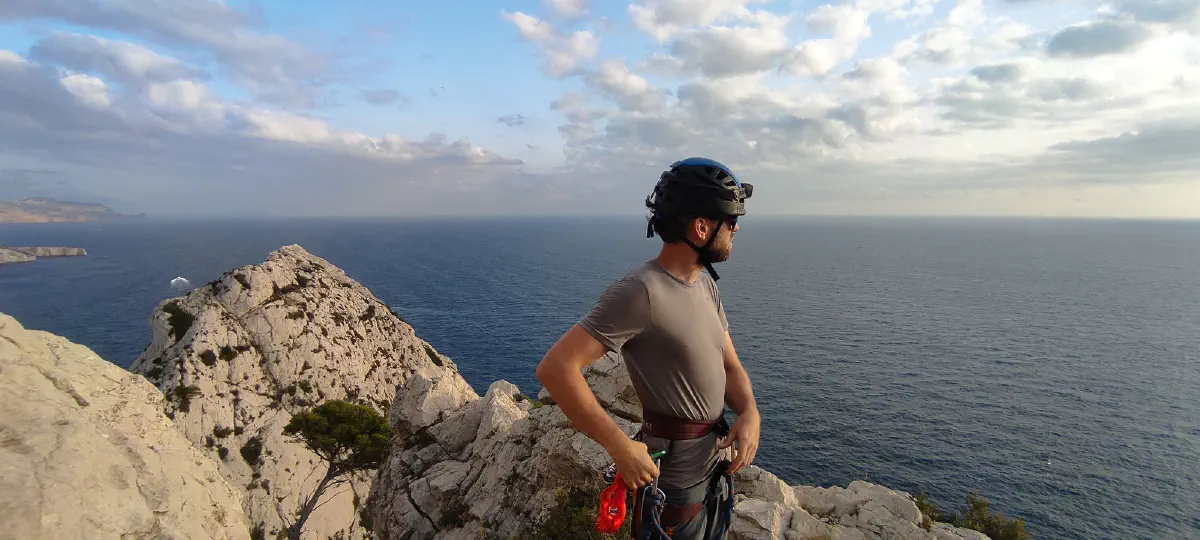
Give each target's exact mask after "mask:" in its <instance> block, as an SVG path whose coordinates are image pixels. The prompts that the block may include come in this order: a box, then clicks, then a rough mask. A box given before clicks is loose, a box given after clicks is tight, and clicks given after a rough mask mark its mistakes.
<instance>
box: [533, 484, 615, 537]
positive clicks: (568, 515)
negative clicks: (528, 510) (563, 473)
mask: <svg viewBox="0 0 1200 540" xmlns="http://www.w3.org/2000/svg"><path fill="white" fill-rule="evenodd" d="M599 510H600V491H599V490H587V489H583V488H579V487H572V488H569V489H562V490H559V491H558V493H557V494H556V505H555V507H554V509H553V510H551V511H550V513H549V514H547V516H546V517H545V518H543V519H542V520H540V521H539V522H538V523H536V524H534V525H533V527H532V528H531V529H530V530H528V531H527V532H526V533H525V535H524V536H522V538H530V539H532V540H557V539H559V538H580V539H583V538H587V539H596V540H599V539H609V538H614V536H613V535H608V534H601V533H599V532H596V517H597V516H598V513H599ZM632 522H633V516H632V515H631V514H628V513H627V514H626V515H625V523H624V524H623V525H621V530H620V531H618V532H617V534H616V536H615V538H630V537H631V533H630V523H632Z"/></svg>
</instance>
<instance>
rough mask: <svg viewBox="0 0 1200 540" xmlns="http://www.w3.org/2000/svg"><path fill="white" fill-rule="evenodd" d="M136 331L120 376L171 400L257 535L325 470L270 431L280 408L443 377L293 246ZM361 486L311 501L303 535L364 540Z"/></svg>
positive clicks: (410, 337)
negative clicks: (131, 356)
mask: <svg viewBox="0 0 1200 540" xmlns="http://www.w3.org/2000/svg"><path fill="white" fill-rule="evenodd" d="M150 326H151V332H152V338H151V342H150V344H149V346H148V347H147V348H146V350H145V351H144V352H143V353H142V354H141V356H139V357H138V358H137V360H136V361H135V362H134V363H133V365H132V366H131V367H130V370H131V371H133V372H135V373H141V374H144V375H145V376H146V378H147V379H149V380H150V381H152V382H153V383H155V384H156V385H157V386H158V388H159V389H160V390H161V391H162V392H163V393H164V394H166V395H168V396H171V399H170V400H169V402H168V403H167V405H166V408H165V411H166V413H167V414H168V416H170V417H172V418H173V419H174V420H175V425H176V427H177V428H178V429H179V430H180V431H181V432H182V433H183V435H184V437H186V438H187V439H188V440H190V441H192V443H193V444H194V445H195V446H196V447H197V448H198V449H200V450H201V451H202V452H203V453H205V454H206V455H207V456H208V457H209V458H211V459H212V460H214V461H216V463H217V464H218V469H219V470H220V472H221V474H222V475H223V476H224V477H225V478H226V479H227V480H228V481H229V482H230V483H231V484H233V485H235V486H239V487H244V489H245V493H244V498H245V503H244V509H245V513H246V516H247V518H248V519H249V521H250V524H251V529H252V530H260V531H262V532H263V533H264V534H265V535H266V536H267V537H271V538H273V537H275V535H276V534H277V533H278V532H279V531H280V530H282V529H284V528H285V527H286V526H287V524H289V523H290V522H291V521H293V520H294V519H295V517H296V514H295V510H296V509H297V508H298V507H299V505H300V504H301V502H302V501H303V500H305V499H306V498H307V497H308V496H309V495H310V493H311V492H312V491H313V490H314V488H315V486H316V484H317V483H318V482H319V481H320V480H321V478H322V476H323V475H324V474H325V472H326V471H325V469H326V467H325V465H324V463H323V462H322V461H321V459H320V458H319V457H318V456H317V455H316V454H314V453H312V452H311V451H309V450H308V449H307V448H305V447H304V446H303V445H302V444H301V443H299V442H293V441H291V440H289V438H287V437H285V436H284V435H283V433H282V432H283V428H284V426H285V425H286V424H287V422H288V421H289V420H290V419H291V415H292V414H293V413H296V412H299V411H300V410H303V409H304V408H306V407H309V406H313V405H316V404H319V403H321V402H323V401H326V400H330V399H342V400H348V401H355V402H358V403H362V404H367V405H370V406H372V407H373V408H375V410H376V411H377V412H378V413H380V414H386V413H387V411H388V409H389V407H390V405H391V403H392V401H393V399H395V398H396V397H397V396H396V387H397V386H398V385H402V384H404V383H406V382H407V381H409V380H410V379H411V378H412V377H414V376H415V375H417V374H418V373H421V374H425V376H436V375H438V374H440V373H448V374H455V375H457V370H456V369H455V366H454V364H453V363H452V362H451V361H450V360H449V359H448V358H445V357H443V356H442V355H440V354H438V352H437V351H436V350H434V348H433V347H432V346H431V345H430V344H429V343H426V342H425V341H423V340H422V339H420V338H419V337H417V335H416V333H415V332H414V331H413V328H412V327H411V326H409V325H408V324H407V323H405V322H404V321H403V320H401V319H400V318H399V317H398V316H397V315H396V314H395V313H393V312H392V311H391V310H390V309H389V308H388V306H387V305H386V304H384V303H383V302H380V301H379V299H377V298H375V297H374V296H373V295H372V294H371V293H370V292H369V291H368V290H367V289H366V288H365V287H363V286H362V285H361V284H359V283H358V282H356V281H354V280H353V279H351V278H349V277H348V276H346V274H345V273H343V272H342V271H341V269H339V268H337V267H335V266H333V265H331V264H329V263H328V262H327V261H325V260H323V259H321V258H319V257H315V256H313V255H311V254H309V253H308V252H306V251H304V250H303V249H301V248H300V247H299V246H286V247H284V248H282V249H280V250H278V251H276V252H274V253H272V254H271V255H270V256H269V257H268V259H267V260H266V261H265V262H264V263H262V264H259V265H254V266H246V267H243V268H238V269H235V270H232V271H229V272H226V273H225V274H224V275H222V276H221V278H220V279H218V280H216V281H213V282H211V283H208V284H207V285H205V286H203V287H199V288H197V289H194V290H193V291H191V292H190V293H188V294H187V295H186V296H183V297H179V298H174V299H170V300H167V301H165V302H162V303H161V304H160V305H159V306H158V308H157V309H156V310H155V311H154V313H153V314H152V316H151V320H150ZM462 386H463V388H464V391H465V390H466V389H468V387H467V386H466V383H465V382H463V383H462ZM371 482H372V478H371V476H370V475H360V476H358V477H355V478H353V479H352V482H351V483H350V484H349V486H347V487H346V488H345V489H341V490H335V491H334V492H332V493H331V494H330V495H331V496H327V497H326V498H323V499H322V505H321V507H320V508H319V509H318V510H317V511H316V512H315V513H314V514H313V515H312V517H311V518H310V519H309V520H308V522H307V523H306V525H305V530H306V531H308V533H310V534H311V535H313V536H311V537H312V538H327V537H330V536H334V537H337V538H342V539H354V538H364V537H365V534H366V533H365V531H364V530H363V527H362V526H361V524H360V523H359V521H360V516H359V510H360V506H361V504H362V501H363V500H364V499H365V498H366V496H367V494H368V492H369V490H370V486H371ZM285 520H286V521H285Z"/></svg>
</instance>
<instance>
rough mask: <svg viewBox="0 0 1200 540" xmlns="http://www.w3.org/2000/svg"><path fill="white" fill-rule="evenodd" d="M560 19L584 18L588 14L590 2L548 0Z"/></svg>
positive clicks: (581, 0) (585, 0) (580, 0)
mask: <svg viewBox="0 0 1200 540" xmlns="http://www.w3.org/2000/svg"><path fill="white" fill-rule="evenodd" d="M546 3H547V4H549V5H550V8H551V9H553V10H554V12H555V13H557V14H558V16H560V17H568V18H573V17H582V16H583V15H586V14H587V12H588V0H546Z"/></svg>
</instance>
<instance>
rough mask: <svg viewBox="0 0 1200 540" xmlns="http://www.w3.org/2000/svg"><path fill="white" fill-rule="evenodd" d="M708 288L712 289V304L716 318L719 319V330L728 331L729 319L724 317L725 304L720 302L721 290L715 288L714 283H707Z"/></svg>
mask: <svg viewBox="0 0 1200 540" xmlns="http://www.w3.org/2000/svg"><path fill="white" fill-rule="evenodd" d="M708 283H709V286H710V287H712V298H713V304H715V305H716V308H717V317H718V318H720V319H721V329H723V330H725V331H726V332H728V331H729V319H728V318H726V317H725V302H722V301H721V289H720V288H718V287H717V282H716V281H711V280H710V281H709V282H708Z"/></svg>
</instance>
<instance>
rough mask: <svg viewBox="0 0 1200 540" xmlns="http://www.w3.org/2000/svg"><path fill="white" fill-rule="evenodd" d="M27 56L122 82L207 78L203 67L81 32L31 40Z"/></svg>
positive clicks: (137, 82) (133, 45)
mask: <svg viewBox="0 0 1200 540" xmlns="http://www.w3.org/2000/svg"><path fill="white" fill-rule="evenodd" d="M29 57H30V58H31V59H33V60H38V61H42V62H50V63H55V64H58V65H61V66H63V67H65V68H68V69H72V70H75V71H81V72H96V73H100V74H102V75H104V76H105V77H107V78H109V79H112V80H116V81H119V82H122V83H124V84H148V83H153V82H165V81H173V80H176V79H196V80H207V79H209V75H208V74H207V73H206V72H204V71H203V70H200V69H197V68H195V67H193V66H189V65H186V64H184V63H183V62H180V61H179V60H176V59H174V58H170V57H167V56H163V55H161V54H158V53H156V52H154V51H152V50H150V49H147V48H146V47H143V46H141V45H136V44H133V43H128V42H123V41H113V40H111V39H105V38H101V37H96V36H88V35H83V34H73V33H60V32H56V33H53V34H51V35H50V36H48V37H46V38H43V39H41V40H39V41H38V42H37V43H35V44H34V45H33V47H32V48H30V51H29Z"/></svg>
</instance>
